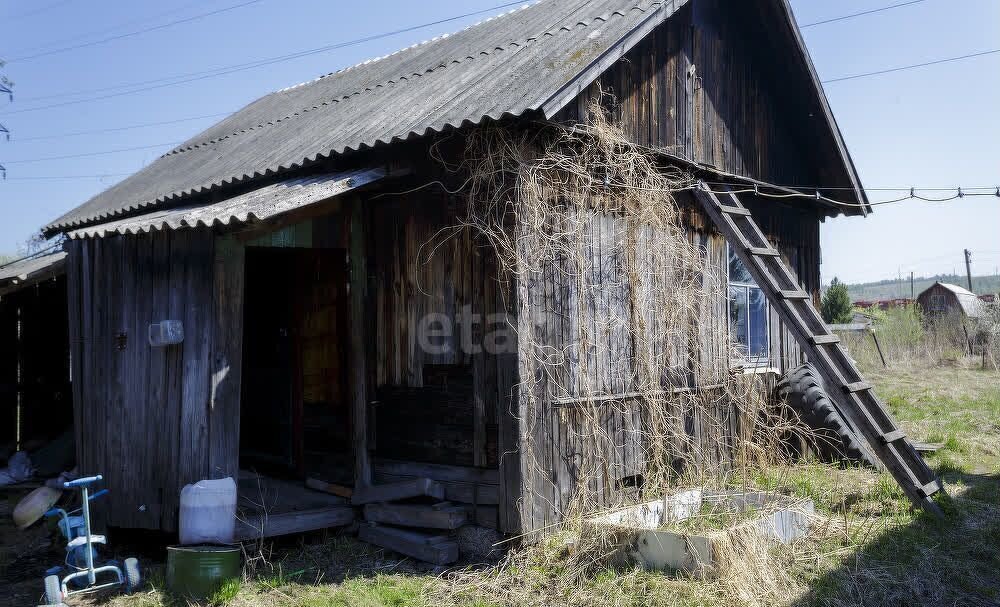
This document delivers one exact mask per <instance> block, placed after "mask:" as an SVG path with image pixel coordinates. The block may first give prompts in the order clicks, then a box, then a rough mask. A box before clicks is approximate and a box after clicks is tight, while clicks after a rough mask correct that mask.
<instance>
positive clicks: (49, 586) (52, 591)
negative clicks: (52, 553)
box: [45, 575, 63, 605]
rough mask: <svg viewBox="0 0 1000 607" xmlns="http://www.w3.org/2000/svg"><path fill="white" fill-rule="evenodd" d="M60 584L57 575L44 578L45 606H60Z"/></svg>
mask: <svg viewBox="0 0 1000 607" xmlns="http://www.w3.org/2000/svg"><path fill="white" fill-rule="evenodd" d="M62 600H63V595H62V582H61V581H60V580H59V576H58V575H48V576H45V604H46V605H62V604H63V601H62Z"/></svg>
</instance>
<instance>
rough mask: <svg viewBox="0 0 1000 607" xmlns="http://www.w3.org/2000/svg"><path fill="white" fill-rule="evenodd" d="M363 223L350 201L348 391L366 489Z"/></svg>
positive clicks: (357, 470) (358, 482)
mask: <svg viewBox="0 0 1000 607" xmlns="http://www.w3.org/2000/svg"><path fill="white" fill-rule="evenodd" d="M365 224H366V222H365V220H364V209H363V208H362V206H361V199H360V198H358V197H354V198H353V199H352V200H351V242H350V266H351V278H350V280H351V287H350V289H351V354H350V367H351V371H350V389H351V411H352V420H353V435H354V437H353V438H354V486H355V488H359V487H367V486H369V485H371V482H372V467H371V455H370V454H369V452H368V369H367V363H368V356H367V347H366V339H367V335H366V330H365V329H366V328H367V326H368V323H367V321H366V319H367V317H368V315H367V310H366V299H367V291H368V265H367V259H366V251H367V247H366V242H365V232H366V225H365Z"/></svg>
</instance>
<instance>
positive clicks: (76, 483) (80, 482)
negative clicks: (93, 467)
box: [63, 474, 104, 489]
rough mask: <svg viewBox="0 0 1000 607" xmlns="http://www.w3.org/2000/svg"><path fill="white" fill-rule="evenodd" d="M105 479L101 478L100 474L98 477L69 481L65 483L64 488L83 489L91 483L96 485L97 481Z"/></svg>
mask: <svg viewBox="0 0 1000 607" xmlns="http://www.w3.org/2000/svg"><path fill="white" fill-rule="evenodd" d="M103 478H104V477H103V476H101V475H100V474H98V475H96V476H85V477H83V478H78V479H76V480H75V481H67V482H65V483H63V487H66V488H67V489H72V488H73V487H83V486H85V485H89V484H91V483H96V482H97V481H100V480H103Z"/></svg>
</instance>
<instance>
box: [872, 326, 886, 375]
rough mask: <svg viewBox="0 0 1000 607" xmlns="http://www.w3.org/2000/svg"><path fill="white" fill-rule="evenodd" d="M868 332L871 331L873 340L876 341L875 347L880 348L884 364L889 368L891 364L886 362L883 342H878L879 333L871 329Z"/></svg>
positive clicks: (880, 355)
mask: <svg viewBox="0 0 1000 607" xmlns="http://www.w3.org/2000/svg"><path fill="white" fill-rule="evenodd" d="M868 332H869V333H871V335H872V340H874V342H875V349H876V350H878V357H879V358H881V359H882V366H883V367H885V368H886V369H888V368H889V364H888V363H886V362H885V354H883V353H882V344H880V343H878V335H876V334H875V331H874V330H871V329H869V330H868Z"/></svg>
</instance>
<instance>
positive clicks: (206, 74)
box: [7, 0, 524, 114]
mask: <svg viewBox="0 0 1000 607" xmlns="http://www.w3.org/2000/svg"><path fill="white" fill-rule="evenodd" d="M523 1H524V0H518V1H517V2H507V3H504V4H499V5H496V6H492V7H490V8H485V9H482V10H478V11H472V12H468V13H464V14H462V15H456V16H454V17H448V18H445V19H439V20H437V21H431V22H428V23H422V24H419V25H412V26H410V27H405V28H401V29H397V30H393V31H390V32H383V33H380V34H373V35H371V36H365V37H363V38H356V39H354V40H348V41H346V42H338V43H334V44H330V45H327V46H321V47H316V48H311V49H306V50H303V51H298V52H295V53H289V54H287V55H279V56H276V57H268V58H265V59H258V60H256V61H250V62H247V63H237V64H234V65H229V66H224V67H218V68H214V69H211V70H202V71H199V72H189V73H187V74H179V75H176V76H171V77H169V78H158V79H154V80H147V81H143V82H136V83H132V84H121V85H116V86H111V87H105V88H104V89H103V90H112V89H119V88H126V87H128V86H133V85H142V84H147V83H150V84H151V83H156V82H160V83H162V84H155V85H153V86H139V88H134V89H131V90H127V91H121V92H118V93H111V94H107V95H101V96H98V97H91V98H88V99H76V100H71V101H64V102H61V103H52V104H49V105H42V106H38V107H33V108H24V109H19V110H14V111H11V112H7V114H22V113H27V112H36V111H39V110H47V109H52V108H57V107H64V106H68V105H75V104H78V103H88V102H91V101H100V100H102V99H109V98H112V97H120V96H123V95H132V94H134V93H141V92H145V91H151V90H155V89H161V88H164V87H168V86H176V85H178V84H185V83H188V82H195V81H198V80H205V79H207V78H215V77H217V76H225V75H227V74H233V73H236V72H241V71H244V70H248V69H254V68H257V67H264V66H267V65H272V64H275V63H281V62H284V61H291V60H293V59H299V58H301V57H307V56H310V55H316V54H319V53H324V52H328V51H332V50H338V49H342V48H346V47H350V46H356V45H358V44H363V43H365V42H371V41H373V40H379V39H382V38H388V37H391V36H395V35H398V34H404V33H407V32H412V31H415V30H419V29H424V28H427V27H432V26H435V25H441V24H443V23H448V22H451V21H457V20H459V19H464V18H466V17H472V16H475V15H479V14H482V13H488V12H492V11H496V10H501V9H504V8H509V7H511V6H515V5H519V4H523ZM189 76H191V77H190V78H189ZM168 80H169V82H167V81H168ZM100 90H102V89H94V90H92V91H89V92H99V91H100ZM79 94H85V91H78V92H76V93H66V94H65V95H66V96H72V95H79ZM50 98H51V96H50ZM36 99H38V98H36Z"/></svg>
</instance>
